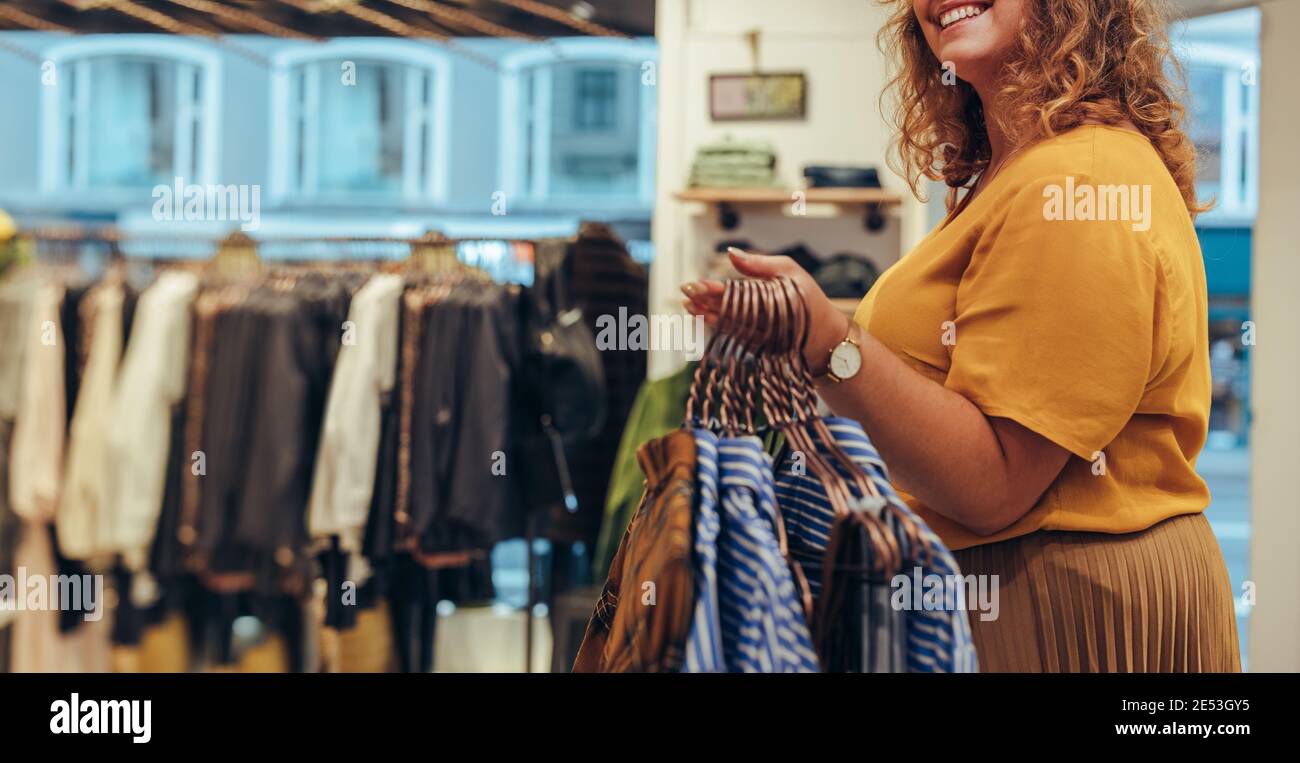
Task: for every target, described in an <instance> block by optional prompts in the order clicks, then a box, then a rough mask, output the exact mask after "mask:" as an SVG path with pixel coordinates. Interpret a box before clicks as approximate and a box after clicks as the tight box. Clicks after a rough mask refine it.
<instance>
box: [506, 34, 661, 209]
mask: <svg viewBox="0 0 1300 763" xmlns="http://www.w3.org/2000/svg"><path fill="white" fill-rule="evenodd" d="M658 59H659V51H658V49H657V48H656V47H655V46H654V45H653V43H652V42H649V43H647V42H646V41H644V40H636V41H634V42H631V43H629V42H624V41H616V40H605V39H585V38H573V39H561V40H552V41H550V42H549V43H548V44H546V45H539V46H534V47H529V48H525V49H522V50H519V51H516V52H514V53H510V54H508V55H506V56H504V57H503V58H502V60H501V62H500V66H501V103H500V111H499V114H500V117H499V118H500V135H499V140H498V146H499V147H500V148H499V153H498V156H499V159H498V162H499V163H498V172H497V185H498V187H499V188H500V189H501V190H502V191H504V192H505V194H506V198H507V199H510V200H513V202H517V203H520V204H522V205H523V206H525V207H527V208H530V209H539V210H543V211H545V210H550V209H571V208H573V207H574V206H576V205H581V206H582V207H583V209H584V210H591V209H595V210H624V209H637V210H640V209H650V208H652V207H653V206H654V201H655V151H656V123H657V121H658V89H659V88H658V87H657V86H648V85H642V86H641V90H640V93H639V97H640V103H639V109H638V114H639V124H638V125H637V131H638V133H637V193H636V196H635V197H625V198H612V199H611V198H609V197H608V196H607V195H604V194H592V195H590V196H572V195H565V196H553V195H552V194H551V192H550V182H549V181H550V167H551V119H550V116H551V108H552V104H553V102H554V100H553V98H552V96H551V92H552V90H551V87H552V73H553V69H552V66H554V65H555V64H574V63H577V64H601V63H609V64H635V65H636V67H637V70H638V72H639V75H638V76H644V72H645V69H644V65H645V64H646V63H647V62H649V63H651V64H653V65H655V66H658ZM534 70H537V76H536V78H535V79H534V82H535V83H536V87H537V92H535V93H534V102H536V103H541V104H546V105H545V106H544V107H543V110H542V113H541V114H526V113H525V110H526V108H527V101H526V97H525V96H526V93H525V84H526V79H527V75H529V74H530V73H531V72H533V71H534ZM530 120H531V121H532V123H533V126H534V127H535V129H534V130H533V132H532V134H531V137H532V139H531V141H529V140H528V139H527V136H528V127H529V122H530ZM525 157H527V158H528V161H530V162H531V164H532V178H533V182H532V184H531V187H529V183H528V181H527V178H528V171H527V170H528V168H527V167H526V165H525V163H524V160H525Z"/></svg>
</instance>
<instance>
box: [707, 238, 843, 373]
mask: <svg viewBox="0 0 1300 763" xmlns="http://www.w3.org/2000/svg"><path fill="white" fill-rule="evenodd" d="M727 254H728V255H729V256H730V257H731V264H732V265H734V266H735V267H736V270H738V271H740V273H741V274H742V275H746V276H750V277H751V278H776V277H777V276H788V277H789V278H791V279H793V280H794V282H795V283H797V284H798V285H799V288H800V289H801V290H802V291H803V295H804V299H805V300H807V303H808V317H809V327H808V342H807V344H805V345H804V360H806V361H807V362H808V367H809V368H810V369H812V372H813V374H814V375H816V374H821V373H823V372H825V371H826V366H827V364H828V363H829V362H830V353H831V350H833V349H835V346H836V345H838V344H839V343H840V342H842V341H844V337H846V336H847V335H848V333H849V318H848V316H846V315H845V314H844V313H841V312H840V311H839V309H838V308H836V307H835V305H834V304H833V303H832V302H831V301H830V299H829V298H827V296H826V294H825V293H824V292H823V291H822V290H821V287H820V286H818V285H817V282H816V281H814V280H813V277H812V276H811V275H809V274H808V271H806V270H804V269H803V268H801V267H799V265H798V263H796V262H795V261H794V260H792V259H790V258H789V257H781V256H769V255H758V254H747V253H745V252H742V251H741V250H739V249H736V248H735V247H732V248H730V249H728V250H727ZM724 288H725V286H724V284H723V283H722V282H721V281H710V280H703V281H693V282H691V283H688V284H685V285H683V286H682V293H683V294H685V295H686V299H685V300H684V302H683V304H684V305H685V306H686V309H687V310H688V311H689V312H690V313H691V315H700V316H703V317H704V322H705V324H707V325H708V326H709V327H710V328H712V327H714V326H716V325H717V323H718V312H719V310H720V309H721V307H722V292H723V290H724Z"/></svg>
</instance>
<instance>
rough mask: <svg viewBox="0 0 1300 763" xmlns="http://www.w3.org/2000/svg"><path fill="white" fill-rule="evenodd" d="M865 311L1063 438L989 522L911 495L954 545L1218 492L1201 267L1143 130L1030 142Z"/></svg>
mask: <svg viewBox="0 0 1300 763" xmlns="http://www.w3.org/2000/svg"><path fill="white" fill-rule="evenodd" d="M855 320H856V321H857V322H858V323H859V324H861V325H862V326H863V327H864V328H865V329H866V330H867V331H868V332H870V333H871V334H872V335H873V336H874V337H876V338H877V339H879V340H880V341H881V342H883V343H884V344H885V345H886V346H887V347H889V348H890V349H891V350H893V351H894V352H895V353H896V354H897V355H898V356H899V357H900V358H902V359H903V360H904V361H905V362H907V363H908V364H909V365H910V366H911V367H912V368H914V369H916V370H917V371H919V372H920V373H921V374H923V375H924V376H926V377H927V378H930V379H933V380H934V381H936V382H938V383H940V384H942V385H944V386H945V387H947V388H949V389H951V390H954V391H956V392H958V393H960V394H961V395H963V396H964V397H966V398H967V399H969V400H971V401H972V402H973V403H975V404H976V405H977V406H979V408H980V410H982V411H983V412H984V413H985V414H987V415H989V416H999V417H1004V418H1008V419H1012V420H1014V421H1017V422H1019V423H1020V424H1022V425H1024V426H1025V427H1028V428H1029V429H1031V430H1033V431H1035V432H1037V433H1038V434H1041V435H1042V436H1044V437H1046V438H1047V439H1049V440H1051V441H1052V442H1055V443H1057V444H1058V445H1060V446H1061V447H1063V448H1065V449H1067V450H1069V451H1070V453H1072V454H1073V456H1072V457H1071V458H1070V459H1069V461H1068V463H1067V464H1066V466H1065V468H1064V470H1063V471H1062V472H1061V474H1060V476H1058V477H1057V479H1056V481H1055V482H1054V483H1052V485H1051V487H1050V488H1048V490H1047V492H1046V493H1044V494H1043V496H1042V497H1041V499H1039V501H1038V503H1037V504H1036V505H1035V506H1034V508H1033V509H1032V510H1031V511H1030V512H1029V513H1028V514H1026V515H1025V516H1023V517H1021V518H1020V520H1018V521H1017V522H1016V523H1015V524H1013V525H1011V526H1010V527H1008V528H1006V529H1004V530H1002V531H1001V532H999V533H997V534H996V535H992V536H989V537H981V536H978V535H976V534H974V533H972V532H970V531H968V530H966V529H965V528H964V527H962V526H960V525H958V524H957V523H955V522H953V521H951V520H948V519H946V518H944V517H942V516H939V515H938V514H936V513H934V512H933V511H931V510H929V509H928V508H926V507H925V506H924V505H922V504H921V503H920V502H918V501H917V500H916V499H915V498H913V497H912V496H906V495H905V496H904V497H905V498H906V499H907V501H908V503H909V504H910V505H911V506H913V507H914V508H915V509H916V511H917V512H918V513H920V514H921V515H922V516H923V517H924V518H925V520H926V521H927V522H929V523H930V525H931V527H933V528H934V529H935V531H936V532H938V533H939V535H940V536H941V537H942V538H943V540H944V541H945V542H946V543H947V544H948V545H949V546H950V547H952V548H953V549H960V548H966V547H969V546H975V545H979V544H982V543H991V542H994V541H999V540H1005V539H1007V538H1014V537H1016V536H1020V535H1025V534H1027V533H1031V532H1034V531H1036V530H1087V531H1098V532H1107V533H1125V532H1133V531H1136V530H1142V529H1144V528H1147V527H1150V526H1151V525H1153V524H1155V523H1157V522H1159V521H1161V520H1163V519H1166V518H1168V517H1171V516H1175V515H1178V514H1186V513H1192V512H1197V511H1200V510H1202V509H1204V508H1205V506H1206V505H1207V504H1208V503H1209V491H1208V489H1207V488H1206V486H1205V482H1204V481H1203V480H1201V478H1200V477H1199V476H1198V475H1197V474H1196V471H1195V468H1194V466H1195V461H1196V456H1197V454H1198V453H1199V452H1200V450H1201V447H1202V445H1204V443H1205V435H1206V430H1207V427H1208V421H1209V414H1210V365H1209V347H1208V344H1209V342H1208V332H1207V326H1206V289H1205V267H1204V264H1203V263H1202V261H1201V250H1200V245H1199V243H1198V242H1197V239H1196V233H1195V231H1194V230H1193V228H1192V221H1191V218H1190V216H1189V215H1188V213H1187V208H1186V206H1185V205H1184V203H1183V199H1182V197H1181V196H1180V194H1179V192H1178V187H1177V186H1176V185H1175V183H1174V181H1173V178H1172V177H1171V176H1170V174H1169V172H1168V170H1166V168H1165V166H1164V164H1163V163H1162V162H1161V160H1160V157H1159V155H1158V154H1157V153H1156V152H1155V150H1154V149H1153V148H1152V146H1151V144H1150V143H1149V142H1148V141H1147V140H1146V139H1145V138H1144V137H1142V136H1141V135H1139V134H1138V133H1135V132H1132V131H1127V130H1122V129H1118V128H1113V127H1102V126H1084V127H1079V128H1076V129H1074V130H1071V131H1069V132H1067V133H1063V134H1061V135H1058V136H1056V137H1053V138H1050V139H1046V140H1043V141H1041V142H1038V143H1036V144H1034V145H1032V146H1031V147H1028V148H1026V149H1024V150H1022V151H1021V152H1020V153H1019V154H1016V155H1014V156H1012V158H1011V159H1010V160H1009V161H1008V162H1007V164H1006V165H1005V166H1004V167H1003V169H1002V171H1001V172H1000V173H999V174H998V175H997V176H996V177H995V178H994V179H993V180H992V181H991V182H990V184H989V185H988V186H987V187H986V188H985V189H984V190H982V191H981V192H980V194H979V195H978V196H976V197H975V198H974V199H973V200H972V201H971V203H970V204H969V205H968V206H967V208H966V209H965V210H964V211H962V212H961V213H960V214H958V215H957V216H956V217H955V218H954V217H952V216H950V217H949V219H948V220H945V221H944V223H943V224H941V225H940V226H939V227H938V228H936V229H935V230H934V231H932V232H931V233H930V235H928V236H927V237H926V238H925V239H924V240H923V241H921V243H920V244H918V245H917V246H916V248H915V249H914V250H913V251H912V252H911V253H909V254H908V255H907V256H905V257H903V258H902V259H901V260H900V261H899V262H898V263H897V264H895V265H894V266H893V267H891V268H890V269H889V270H887V271H886V272H885V273H884V274H883V275H882V276H881V278H880V280H879V281H878V282H877V283H876V285H875V286H874V287H873V288H872V289H871V292H870V293H869V294H868V295H867V296H866V298H865V299H864V300H863V301H862V304H861V305H860V306H859V307H858V310H857V313H856V316H855Z"/></svg>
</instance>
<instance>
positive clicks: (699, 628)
mask: <svg viewBox="0 0 1300 763" xmlns="http://www.w3.org/2000/svg"><path fill="white" fill-rule="evenodd" d="M715 454H716V458H717V461H716V464H713V463H711V460H712V459H713V457H714V455H715ZM696 460H697V466H696V470H697V483H700V484H701V489H700V491H699V503H698V505H697V514H696V546H695V549H696V555H697V556H696V580H697V588H696V616H695V621H694V622H693V623H692V628H691V636H690V638H689V639H688V641H687V650H686V653H687V657H686V660H687V662H686V669H687V670H688V671H700V672H704V671H710V670H714V671H716V670H727V671H729V672H747V673H786V672H817V670H818V665H817V655H816V653H815V652H814V650H813V646H812V636H811V634H810V633H809V631H808V624H807V622H806V621H805V619H804V612H803V607H802V605H801V604H800V601H799V596H798V593H797V591H796V590H795V583H794V576H793V574H792V573H791V571H790V567H789V565H788V564H787V562H786V560H785V558H784V557H783V556H782V555H781V551H780V544H779V542H778V541H777V535H776V525H775V522H776V521H777V515H776V512H777V506H776V496H775V493H774V485H773V480H772V459H771V457H770V456H768V455H767V454H766V453H764V452H763V445H762V442H761V441H760V440H759V439H758V438H757V437H738V438H724V439H722V440H718V439H717V437H716V436H715V435H713V434H712V433H711V432H708V431H704V430H697V431H696ZM713 474H716V480H717V486H718V489H717V491H716V496H717V499H716V500H717V502H718V507H720V510H718V509H715V508H714V507H713V506H712V505H710V504H709V501H710V499H711V497H712V496H711V494H710V492H709V491H708V489H707V488H705V487H703V486H704V485H707V484H708V483H709V481H710V479H711V478H712V477H711V475H713ZM701 475H702V476H701ZM711 515H712V517H713V519H711V518H710V516H711ZM711 536H712V538H714V539H715V541H714V543H713V544H712V546H713V547H712V549H710V537H711ZM710 551H712V557H711V556H710ZM710 561H712V563H713V565H714V569H713V570H710V569H709V563H710ZM710 585H712V586H714V592H715V593H716V598H715V597H714V592H709V591H708V590H701V589H702V588H703V589H707V587H709V586H710ZM715 602H716V619H715V618H714V615H713V614H712V613H710V612H709V611H708V610H709V609H710V608H712V607H713V605H714V603H715ZM715 622H716V628H715V625H714V623H715ZM719 646H720V647H721V648H720V649H719V648H718V647H719ZM719 654H720V655H721V662H720V663H719V661H718V655H719Z"/></svg>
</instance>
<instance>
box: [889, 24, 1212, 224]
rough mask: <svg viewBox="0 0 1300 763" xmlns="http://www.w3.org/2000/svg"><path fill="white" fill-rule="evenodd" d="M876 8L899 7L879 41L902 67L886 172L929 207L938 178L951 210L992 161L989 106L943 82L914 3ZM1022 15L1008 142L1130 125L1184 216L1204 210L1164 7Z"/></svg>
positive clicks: (894, 82)
mask: <svg viewBox="0 0 1300 763" xmlns="http://www.w3.org/2000/svg"><path fill="white" fill-rule="evenodd" d="M880 1H881V2H882V3H883V4H885V5H894V6H896V9H895V11H894V12H893V14H892V15H891V16H890V18H889V21H888V22H887V23H886V24H885V26H884V27H883V28H882V29H881V30H880V35H879V43H880V47H881V50H882V51H884V52H885V53H886V55H888V56H890V58H891V59H892V60H893V61H895V62H897V66H898V69H897V71H896V72H895V73H894V76H893V77H892V78H891V79H890V81H889V83H888V84H887V85H886V88H885V93H884V94H882V96H881V98H882V106H884V105H885V99H886V98H887V97H888V96H891V95H892V96H893V104H892V109H890V108H886V109H885V110H886V111H888V112H891V113H892V123H893V126H894V127H895V128H896V137H895V138H894V145H893V148H894V155H893V156H891V157H890V166H891V167H893V168H894V169H895V170H896V171H897V172H899V173H900V174H901V175H902V176H903V177H904V178H905V179H906V180H907V182H908V185H909V186H911V188H912V192H913V193H914V194H915V195H916V196H917V198H924V195H923V193H922V192H921V182H922V181H921V178H922V177H926V178H930V179H931V180H943V181H944V183H946V184H947V185H948V187H949V193H948V207H949V209H951V208H952V207H953V206H954V205H955V204H956V202H957V191H958V189H960V188H964V187H967V186H968V185H969V184H970V183H971V180H972V178H975V177H976V176H977V175H979V173H980V172H982V171H983V170H984V169H985V168H987V167H988V164H989V141H988V131H987V129H986V127H985V122H984V119H985V115H984V109H983V106H982V105H981V103H980V99H979V96H978V95H977V94H976V93H975V90H974V88H972V87H971V86H970V85H969V84H967V83H966V82H963V81H961V80H957V81H956V82H955V83H954V84H952V85H947V84H944V82H943V77H944V74H945V70H944V69H943V67H942V65H941V62H940V61H939V60H938V59H937V58H936V57H935V55H934V53H933V51H931V50H930V46H929V44H928V43H927V42H926V40H925V34H924V32H923V31H922V29H921V24H920V22H919V21H918V20H917V18H916V15H915V13H914V12H913V9H912V2H911V0H880ZM1025 10H1026V17H1025V20H1024V24H1023V25H1022V27H1021V29H1020V31H1019V33H1018V34H1017V36H1016V43H1015V49H1014V50H1013V51H1012V54H1011V55H1010V56H1009V57H1008V59H1007V62H1006V63H1005V65H1004V68H1003V71H1002V79H1001V81H1000V90H999V97H1000V99H1003V101H1004V102H1005V103H1014V104H1017V106H1016V107H1015V108H1014V109H1012V110H1011V111H1010V113H1008V114H1003V115H1000V116H999V117H998V118H999V126H1000V127H1001V128H1002V130H1003V131H1004V132H1005V133H1006V134H1007V136H1008V138H1009V139H1010V141H1011V144H1012V145H1017V146H1018V145H1024V144H1026V143H1028V142H1031V141H1034V140H1037V139H1040V138H1046V137H1051V136H1053V135H1056V134H1058V133H1061V132H1064V131H1066V130H1069V129H1071V128H1073V127H1076V126H1078V125H1080V124H1084V123H1085V122H1094V123H1101V124H1118V123H1120V122H1123V121H1124V120H1125V119H1127V120H1129V121H1131V122H1132V123H1133V124H1134V125H1135V126H1136V127H1137V129H1138V130H1139V131H1141V132H1142V134H1143V135H1145V136H1146V137H1147V138H1148V139H1149V140H1150V141H1151V144H1152V146H1154V147H1155V149H1156V151H1157V152H1158V153H1159V154H1160V158H1161V159H1162V160H1163V161H1164V163H1165V166H1166V167H1167V168H1168V169H1169V174H1170V175H1172V176H1173V178H1174V182H1176V183H1177V184H1178V188H1179V190H1180V191H1181V192H1182V196H1183V201H1184V202H1185V203H1186V204H1187V209H1188V211H1189V212H1190V213H1191V214H1193V215H1195V214H1196V213H1198V212H1202V211H1204V210H1205V209H1208V207H1209V205H1205V206H1202V205H1200V204H1198V202H1197V200H1196V150H1195V148H1194V146H1193V145H1192V142H1191V140H1190V139H1189V138H1188V137H1187V135H1186V133H1184V132H1183V130H1182V128H1181V124H1182V120H1183V116H1184V109H1183V106H1182V105H1181V104H1179V103H1178V102H1177V101H1176V100H1174V97H1173V95H1172V93H1173V92H1174V86H1173V81H1172V79H1171V76H1170V74H1169V71H1168V70H1169V69H1171V68H1172V69H1173V70H1174V72H1175V73H1176V74H1177V75H1178V77H1180V78H1181V76H1182V73H1181V68H1180V67H1178V65H1177V61H1176V60H1175V59H1173V58H1172V57H1171V55H1170V48H1169V39H1168V36H1167V35H1166V32H1165V29H1166V25H1167V19H1168V15H1167V13H1166V9H1165V4H1164V2H1163V0H1026V3H1025ZM949 81H951V79H950V80H949ZM1180 90H1181V88H1180Z"/></svg>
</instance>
